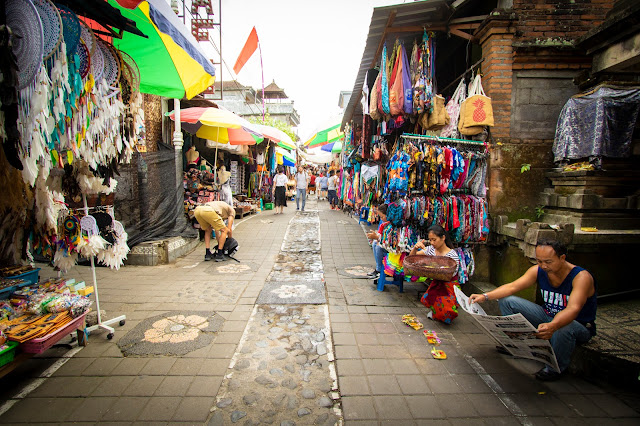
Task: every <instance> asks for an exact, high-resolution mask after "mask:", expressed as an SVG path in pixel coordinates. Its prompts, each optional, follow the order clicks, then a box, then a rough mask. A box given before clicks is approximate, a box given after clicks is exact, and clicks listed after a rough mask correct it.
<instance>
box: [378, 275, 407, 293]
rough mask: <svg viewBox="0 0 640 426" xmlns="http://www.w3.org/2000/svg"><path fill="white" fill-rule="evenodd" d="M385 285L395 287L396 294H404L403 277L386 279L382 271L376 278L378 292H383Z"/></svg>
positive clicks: (397, 276)
mask: <svg viewBox="0 0 640 426" xmlns="http://www.w3.org/2000/svg"><path fill="white" fill-rule="evenodd" d="M385 284H390V285H397V286H398V293H403V292H404V277H403V276H402V275H394V276H393V277H388V276H387V275H386V274H385V273H384V270H383V272H382V273H381V274H380V277H379V278H378V291H384V286H385Z"/></svg>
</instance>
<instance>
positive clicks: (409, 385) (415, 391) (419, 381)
mask: <svg viewBox="0 0 640 426" xmlns="http://www.w3.org/2000/svg"><path fill="white" fill-rule="evenodd" d="M396 380H397V381H398V385H399V386H400V390H402V393H403V394H405V395H419V394H428V393H431V392H432V391H431V389H430V388H429V385H428V384H427V381H426V380H425V379H424V377H422V376H421V375H419V374H414V375H410V376H405V375H399V376H396Z"/></svg>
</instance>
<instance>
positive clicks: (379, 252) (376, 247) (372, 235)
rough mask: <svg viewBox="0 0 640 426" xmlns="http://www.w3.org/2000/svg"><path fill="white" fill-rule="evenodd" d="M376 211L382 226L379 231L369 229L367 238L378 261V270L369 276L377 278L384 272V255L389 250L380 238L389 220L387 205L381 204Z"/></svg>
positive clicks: (373, 278) (374, 257)
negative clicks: (381, 242) (384, 246)
mask: <svg viewBox="0 0 640 426" xmlns="http://www.w3.org/2000/svg"><path fill="white" fill-rule="evenodd" d="M376 213H377V214H378V217H379V218H380V226H378V230H377V231H369V232H367V238H369V239H370V240H371V248H372V249H373V259H374V260H375V262H376V270H375V271H374V272H372V273H370V274H369V275H368V276H367V278H369V279H372V280H376V279H378V278H380V274H384V264H383V261H384V257H385V256H386V255H387V250H385V249H384V248H383V247H382V246H381V245H380V238H381V236H382V231H383V230H384V227H385V226H387V224H388V223H389V222H387V205H386V204H379V205H378V207H377V208H376Z"/></svg>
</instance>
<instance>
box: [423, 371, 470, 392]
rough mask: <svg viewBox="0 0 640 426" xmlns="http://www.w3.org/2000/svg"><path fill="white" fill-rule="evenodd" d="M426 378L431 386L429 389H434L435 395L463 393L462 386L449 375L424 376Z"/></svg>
mask: <svg viewBox="0 0 640 426" xmlns="http://www.w3.org/2000/svg"><path fill="white" fill-rule="evenodd" d="M424 378H425V380H426V381H427V384H428V385H429V389H432V390H433V392H434V394H449V393H455V394H461V393H462V391H461V389H460V386H458V385H457V384H456V382H455V381H454V380H453V377H451V376H449V375H438V376H432V375H428V376H424Z"/></svg>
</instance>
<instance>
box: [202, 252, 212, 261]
mask: <svg viewBox="0 0 640 426" xmlns="http://www.w3.org/2000/svg"><path fill="white" fill-rule="evenodd" d="M211 259H213V254H212V253H211V252H210V251H207V252H205V253H204V261H205V262H208V261H209V260H211Z"/></svg>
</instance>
